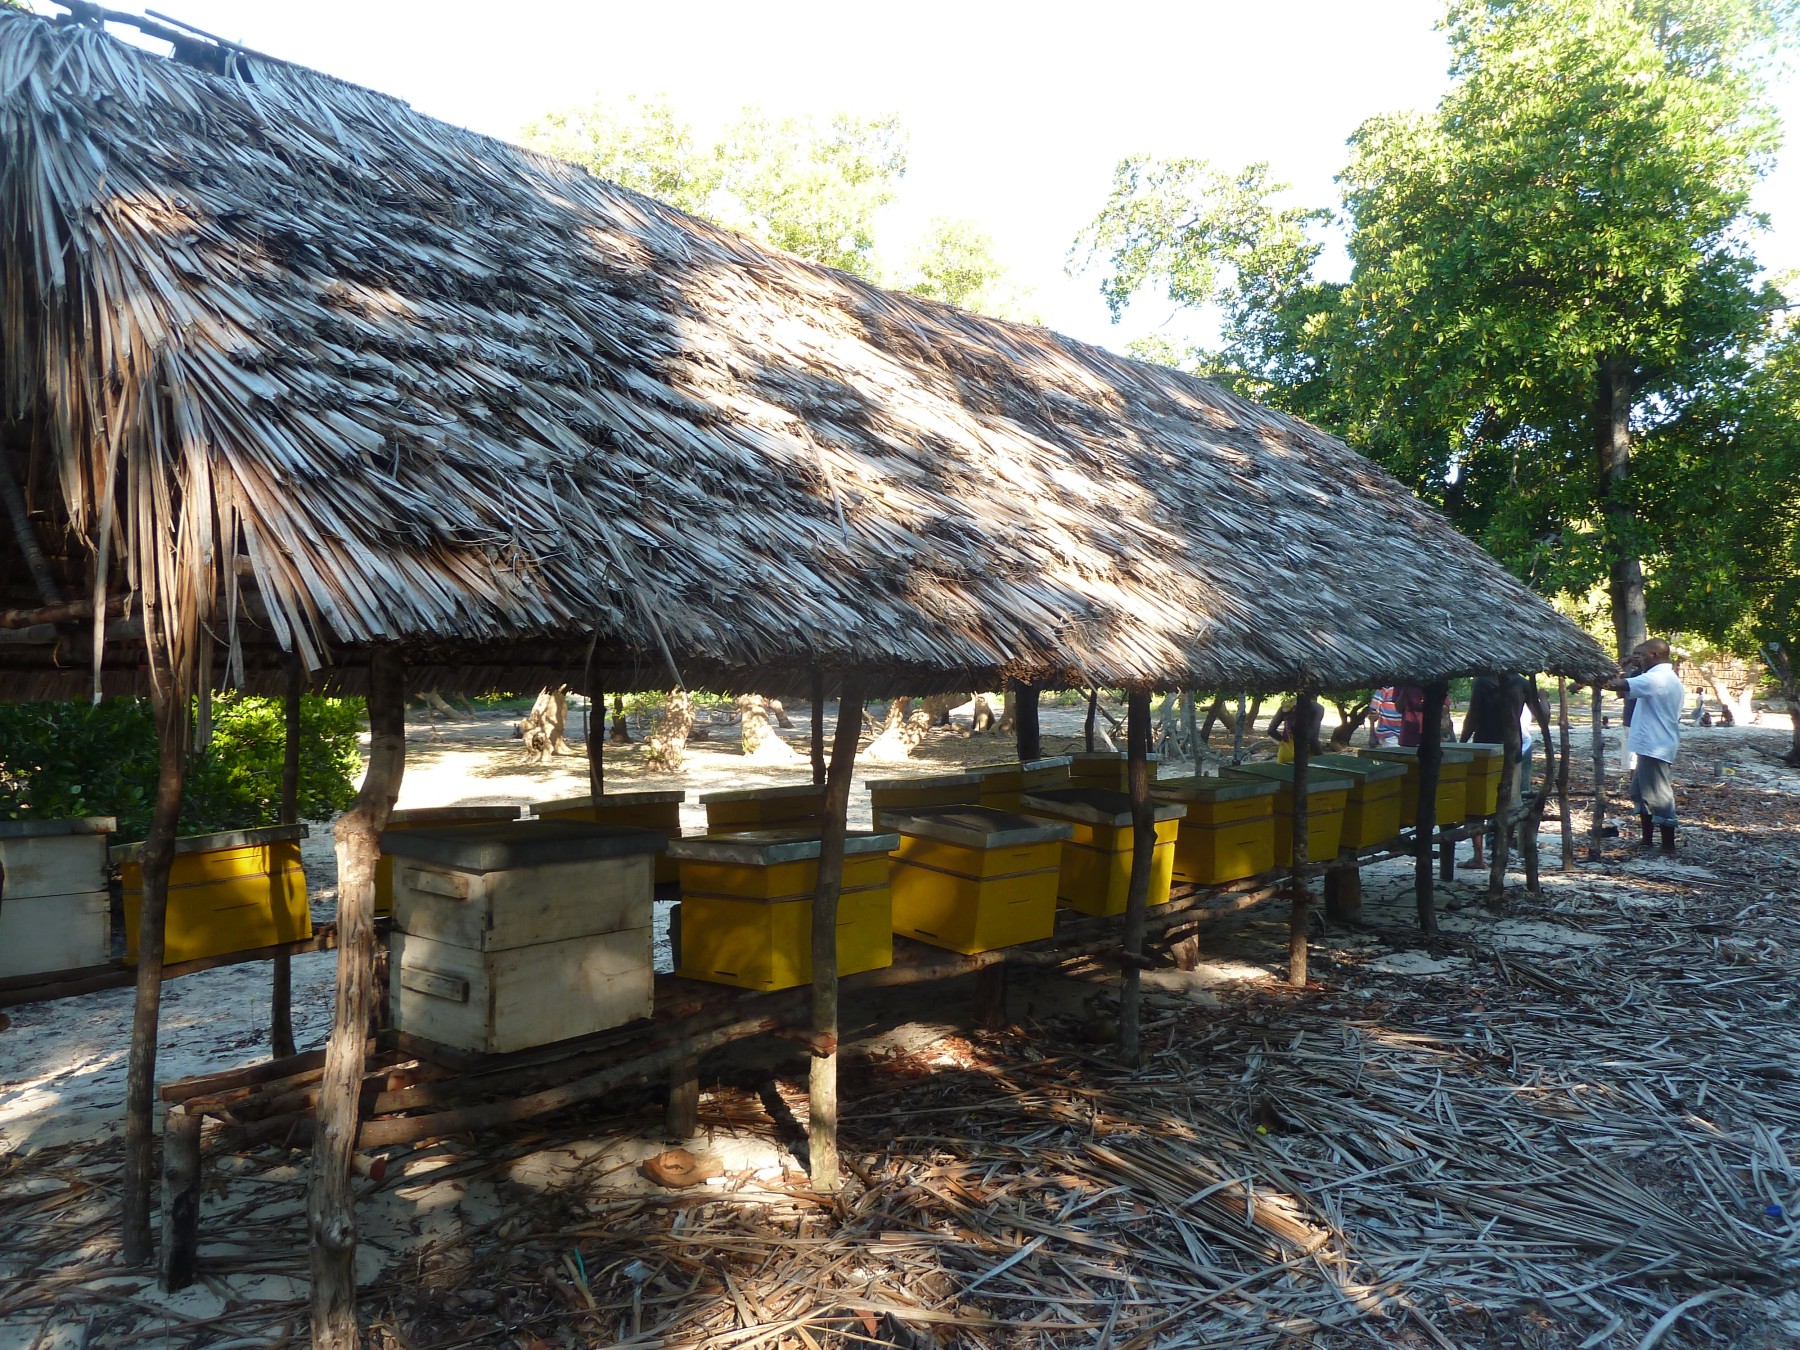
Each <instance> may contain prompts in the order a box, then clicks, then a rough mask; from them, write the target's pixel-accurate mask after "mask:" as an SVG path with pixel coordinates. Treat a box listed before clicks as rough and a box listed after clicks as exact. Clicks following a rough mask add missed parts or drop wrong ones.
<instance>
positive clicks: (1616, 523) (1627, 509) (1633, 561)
mask: <svg viewBox="0 0 1800 1350" xmlns="http://www.w3.org/2000/svg"><path fill="white" fill-rule="evenodd" d="M1598 376H1599V393H1598V397H1597V398H1596V400H1595V404H1594V436H1595V449H1596V451H1597V452H1598V455H1599V460H1600V509H1601V512H1602V514H1603V515H1604V516H1605V518H1606V525H1607V540H1606V548H1607V558H1608V561H1609V565H1610V570H1611V581H1610V591H1611V595H1612V612H1613V632H1614V634H1615V636H1616V637H1617V639H1618V643H1619V654H1620V656H1624V655H1625V654H1626V653H1627V652H1630V651H1632V650H1633V649H1635V648H1636V647H1637V646H1638V644H1639V643H1641V642H1643V640H1644V638H1645V637H1646V636H1647V635H1648V633H1649V627H1648V624H1647V621H1646V619H1645V616H1644V567H1643V563H1642V561H1641V560H1640V558H1639V556H1638V546H1637V513H1636V512H1635V511H1634V510H1633V509H1632V506H1631V501H1630V498H1629V496H1628V486H1627V485H1628V480H1629V478H1630V474H1631V362H1630V360H1629V359H1628V358H1627V357H1626V356H1625V354H1624V353H1622V352H1615V353H1614V354H1613V355H1611V356H1608V357H1606V358H1605V359H1604V360H1602V361H1601V362H1600V367H1599V372H1598Z"/></svg>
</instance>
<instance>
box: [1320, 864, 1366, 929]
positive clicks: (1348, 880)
mask: <svg viewBox="0 0 1800 1350" xmlns="http://www.w3.org/2000/svg"><path fill="white" fill-rule="evenodd" d="M1325 917H1326V918H1327V919H1330V920H1331V921H1332V922H1334V923H1361V922H1362V868H1360V867H1358V866H1357V861H1356V850H1355V849H1353V848H1346V849H1343V850H1341V851H1340V852H1339V853H1338V855H1337V861H1335V862H1334V863H1332V865H1331V866H1330V867H1329V868H1328V869H1326V872H1325Z"/></svg>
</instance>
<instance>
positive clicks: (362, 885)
mask: <svg viewBox="0 0 1800 1350" xmlns="http://www.w3.org/2000/svg"><path fill="white" fill-rule="evenodd" d="M405 767H406V686H405V672H404V669H403V667H402V664H401V660H400V654H399V652H397V651H396V650H395V649H394V648H392V647H390V646H387V645H383V646H379V647H376V648H375V649H374V650H373V651H372V652H371V653H370V656H369V767H368V771H367V772H366V773H365V774H364V775H363V781H362V788H361V790H359V791H358V792H357V794H356V800H355V801H354V802H353V803H352V804H351V806H350V809H349V810H348V811H346V812H345V813H344V814H343V815H342V816H341V817H339V818H338V823H337V829H336V834H337V859H338V958H337V1005H336V1007H335V1009H334V1010H333V1013H332V1019H331V1038H330V1040H328V1041H327V1042H326V1044H325V1073H324V1077H323V1078H322V1079H321V1080H320V1082H319V1103H318V1108H317V1124H316V1126H315V1129H314V1133H313V1155H312V1175H311V1177H310V1179H309V1181H308V1185H307V1195H306V1218H307V1228H308V1230H309V1232H310V1234H311V1237H312V1276H313V1287H312V1333H313V1347H314V1350H358V1347H359V1346H360V1344H361V1339H360V1336H359V1334H358V1331H357V1326H356V1207H355V1204H356V1198H355V1193H354V1191H353V1189H352V1185H351V1163H352V1159H353V1158H354V1157H355V1154H356V1130H357V1125H358V1123H359V1122H358V1120H357V1107H358V1100H357V1099H358V1089H359V1088H360V1086H361V1083H362V1076H363V1068H364V1053H365V1047H366V1044H367V1040H368V1035H369V1014H370V1011H371V1008H372V1006H373V1003H374V1000H375V998H376V997H377V996H378V992H381V991H377V990H376V989H375V988H374V970H375V865H376V863H377V862H378V861H379V860H380V853H381V844H380V835H381V830H382V827H383V826H385V825H386V824H387V819H388V815H389V813H390V812H391V811H392V810H393V808H394V799H395V798H396V797H398V796H399V795H400V776H401V774H402V772H403V771H404V770H405Z"/></svg>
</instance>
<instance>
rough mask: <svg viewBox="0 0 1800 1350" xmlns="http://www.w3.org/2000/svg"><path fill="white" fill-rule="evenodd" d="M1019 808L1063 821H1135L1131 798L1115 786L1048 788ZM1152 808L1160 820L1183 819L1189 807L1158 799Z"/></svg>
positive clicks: (1118, 823) (1119, 823)
mask: <svg viewBox="0 0 1800 1350" xmlns="http://www.w3.org/2000/svg"><path fill="white" fill-rule="evenodd" d="M1019 809H1020V810H1022V811H1024V812H1025V813H1026V814H1028V815H1035V814H1037V813H1039V812H1042V813H1043V814H1045V815H1049V816H1052V817H1055V818H1057V819H1061V820H1078V821H1080V822H1082V823H1083V824H1084V825H1111V826H1114V827H1116V828H1123V827H1124V826H1127V825H1130V824H1131V798H1130V797H1129V796H1127V795H1126V794H1125V793H1123V792H1120V791H1118V790H1117V789H1115V788H1103V787H1071V788H1048V789H1046V790H1045V791H1043V792H1030V793H1027V794H1026V795H1025V796H1024V797H1022V798H1020V799H1019ZM1150 810H1151V813H1152V814H1153V816H1154V817H1155V818H1156V819H1157V820H1179V819H1181V817H1183V816H1185V815H1186V814H1187V807H1185V806H1183V805H1182V804H1181V803H1180V802H1171V801H1157V800H1154V799H1153V800H1152V801H1151V803H1150Z"/></svg>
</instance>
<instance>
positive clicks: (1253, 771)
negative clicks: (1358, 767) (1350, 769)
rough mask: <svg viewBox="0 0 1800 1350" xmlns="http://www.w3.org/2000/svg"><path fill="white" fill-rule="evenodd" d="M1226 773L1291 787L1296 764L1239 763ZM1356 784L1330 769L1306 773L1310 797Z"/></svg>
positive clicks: (1343, 789) (1341, 789)
mask: <svg viewBox="0 0 1800 1350" xmlns="http://www.w3.org/2000/svg"><path fill="white" fill-rule="evenodd" d="M1402 772H1404V770H1402ZM1225 773H1226V774H1227V775H1228V776H1235V775H1237V774H1248V775H1251V776H1252V777H1256V778H1261V779H1263V780H1265V781H1267V782H1274V783H1279V784H1281V785H1283V786H1284V787H1290V788H1291V787H1292V786H1293V785H1294V766H1293V765H1292V764H1276V763H1273V762H1269V763H1262V764H1239V765H1237V766H1236V767H1235V768H1230V769H1227V770H1225ZM1355 786H1356V782H1355V780H1354V779H1350V778H1346V777H1345V776H1344V775H1343V774H1341V773H1331V772H1330V771H1329V770H1320V771H1319V772H1317V773H1313V772H1311V771H1310V770H1309V772H1308V773H1307V775H1306V795H1307V796H1309V797H1310V796H1312V794H1313V793H1315V792H1348V791H1349V790H1350V789H1351V788H1353V787H1355Z"/></svg>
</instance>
